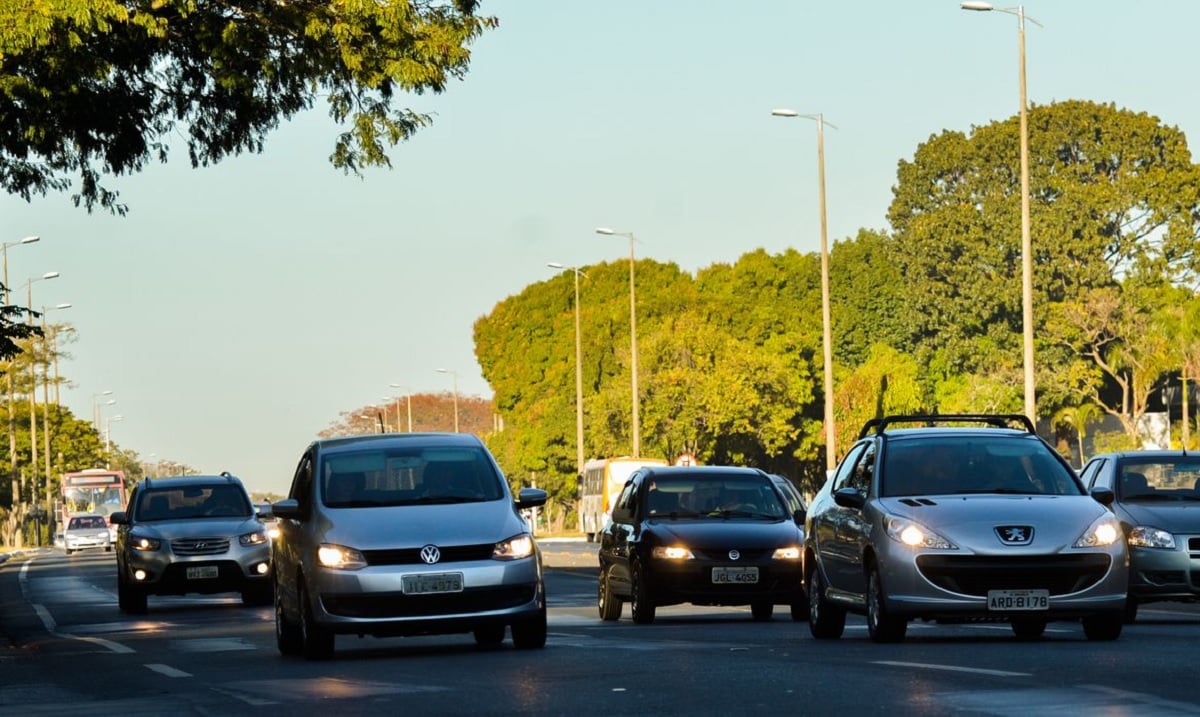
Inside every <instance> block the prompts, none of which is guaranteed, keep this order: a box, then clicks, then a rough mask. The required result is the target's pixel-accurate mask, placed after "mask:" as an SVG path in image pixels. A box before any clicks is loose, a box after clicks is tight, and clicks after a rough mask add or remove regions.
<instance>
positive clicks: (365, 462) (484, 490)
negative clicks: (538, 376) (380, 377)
mask: <svg viewBox="0 0 1200 717" xmlns="http://www.w3.org/2000/svg"><path fill="white" fill-rule="evenodd" d="M321 474H322V478H321V495H322V499H323V501H324V503H325V505H327V506H329V507H331V508H373V507H379V506H390V505H428V504H453V503H478V502H482V501H492V500H500V499H501V498H503V497H504V489H503V487H502V486H501V482H500V480H501V479H500V476H499V475H498V473H497V471H496V470H495V468H494V467H493V466H492V463H491V462H490V461H489V460H487V456H486V455H485V454H484V452H483V451H482V450H480V449H478V448H473V447H468V448H428V447H426V448H411V447H406V448H402V449H394V450H379V449H369V450H356V451H346V452H339V453H336V454H333V455H330V456H327V457H326V458H325V459H324V461H323V465H322V470H321Z"/></svg>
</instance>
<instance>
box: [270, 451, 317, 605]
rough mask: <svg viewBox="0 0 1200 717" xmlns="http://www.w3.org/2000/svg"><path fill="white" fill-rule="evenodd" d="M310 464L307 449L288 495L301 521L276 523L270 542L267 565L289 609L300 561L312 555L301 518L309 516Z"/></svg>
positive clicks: (310, 505)
mask: <svg viewBox="0 0 1200 717" xmlns="http://www.w3.org/2000/svg"><path fill="white" fill-rule="evenodd" d="M313 461H314V456H313V449H312V448H310V449H308V450H307V451H305V452H304V455H303V456H301V457H300V462H299V464H298V465H297V466H296V473H295V475H293V477H292V487H291V489H290V490H289V491H288V498H289V499H290V500H294V501H296V503H297V505H298V506H299V508H300V512H301V516H302V517H300V518H280V519H278V521H277V523H276V525H277V526H278V528H279V537H278V538H276V539H275V540H274V541H272V542H271V552H272V555H271V564H272V566H273V568H274V570H275V584H276V588H277V589H278V590H279V591H280V593H281V596H280V597H281V599H282V600H283V601H284V602H285V603H286V604H287V605H289V606H296V605H297V590H298V587H299V576H300V574H301V572H302V571H303V566H302V564H301V563H302V561H303V557H304V555H306V554H309V553H314V554H315V552H316V548H315V547H312V548H311V549H310V548H309V546H308V545H307V533H308V531H307V530H305V523H306V522H307V521H306V520H305V518H304V517H303V516H306V515H309V514H310V512H311V509H312V497H313V496H312V492H313V486H312V483H313ZM295 609H297V610H298V609H299V608H298V607H296V608H295Z"/></svg>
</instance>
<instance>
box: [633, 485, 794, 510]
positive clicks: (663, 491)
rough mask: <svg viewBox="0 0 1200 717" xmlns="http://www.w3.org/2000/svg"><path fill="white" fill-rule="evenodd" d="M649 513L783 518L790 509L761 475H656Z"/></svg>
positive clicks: (648, 495)
mask: <svg viewBox="0 0 1200 717" xmlns="http://www.w3.org/2000/svg"><path fill="white" fill-rule="evenodd" d="M646 506H647V511H646V512H647V514H648V515H649V516H650V517H658V518H673V519H678V518H712V519H720V520H728V519H730V518H752V519H759V520H780V519H783V518H784V517H786V516H787V510H786V509H785V508H784V506H783V503H782V502H781V501H780V498H779V495H778V493H776V492H775V489H774V488H773V487H772V486H771V484H770V482H769V481H768V480H767V479H766V478H763V477H760V476H753V475H747V476H729V477H727V476H706V475H703V474H698V475H681V476H655V477H654V478H653V479H652V480H651V481H650V482H649V486H648V487H647V489H646Z"/></svg>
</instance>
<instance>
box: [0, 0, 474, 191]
mask: <svg viewBox="0 0 1200 717" xmlns="http://www.w3.org/2000/svg"><path fill="white" fill-rule="evenodd" d="M477 6H478V2H477V0H445V1H439V0H412V1H410V2H364V1H362V0H289V1H288V2H250V3H232V4H231V3H221V2H195V0H41V1H39V2H36V3H34V4H33V5H31V4H30V1H29V0H0V183H2V186H3V187H4V188H5V189H6V190H7V191H8V192H10V193H13V194H17V195H19V196H21V197H24V198H25V199H26V200H29V199H30V198H31V197H32V196H33V195H35V194H46V193H47V192H50V191H63V190H66V189H68V188H69V187H70V186H71V179H70V176H71V175H78V179H79V186H78V191H77V193H76V194H74V199H75V202H76V204H80V203H82V204H83V205H84V206H85V207H87V208H88V210H89V211H90V210H91V209H92V208H93V207H95V206H97V205H99V206H101V207H103V208H105V209H108V210H110V211H115V212H118V213H124V212H125V210H126V208H125V207H124V206H123V205H122V204H120V203H119V202H118V198H117V194H116V193H115V192H113V191H110V190H108V189H106V188H104V187H103V186H102V185H101V183H100V181H101V178H102V175H105V174H111V175H121V174H125V173H130V172H136V171H139V170H141V169H142V168H143V167H144V166H145V165H146V164H147V163H148V162H150V161H152V160H159V161H165V160H166V159H167V154H168V150H169V141H170V140H171V139H172V138H173V137H176V136H182V137H184V138H185V141H186V146H187V153H188V158H189V160H190V161H191V164H192V166H200V165H208V164H211V163H215V162H219V161H220V160H222V159H224V158H225V157H227V156H229V155H236V154H239V153H241V152H261V151H262V148H263V145H264V142H265V139H266V136H267V134H268V133H269V132H270V131H271V130H273V129H275V128H276V127H277V126H278V125H279V124H280V122H281V121H283V120H287V119H289V118H291V117H293V116H294V115H296V114H297V113H299V112H302V111H304V110H307V109H309V108H310V107H311V106H312V105H313V104H314V102H315V100H316V99H317V98H318V97H322V98H324V99H325V101H326V103H327V105H328V110H329V115H330V116H331V117H332V118H333V119H334V120H335V122H337V123H338V124H339V125H340V126H342V127H343V128H344V130H343V131H342V132H341V134H339V135H338V137H337V138H336V140H335V141H334V143H333V152H332V155H331V157H330V160H331V161H332V163H333V164H334V166H335V167H338V168H341V169H343V170H345V171H347V172H352V173H356V174H357V173H359V171H360V170H361V169H362V168H364V167H368V166H376V165H389V164H390V161H389V159H388V156H387V154H386V146H388V145H391V146H394V145H395V144H397V143H398V142H400V141H402V140H404V139H406V138H408V137H409V136H410V135H411V134H412V133H413V132H415V131H416V130H417V129H418V128H420V127H421V126H423V125H425V124H427V123H428V122H429V121H430V118H429V116H428V115H425V114H420V113H417V112H415V111H412V110H410V109H405V108H397V107H393V104H394V103H395V102H396V95H397V94H398V93H403V92H413V93H421V92H425V91H433V92H441V91H443V90H444V89H445V88H446V86H447V83H448V82H449V81H450V80H451V79H457V78H461V77H462V76H463V75H464V74H465V73H466V71H467V66H468V63H469V60H470V52H469V50H468V46H469V45H470V43H471V42H472V41H473V40H474V39H475V38H476V37H478V36H479V35H480V34H481V33H482V32H484V31H485V30H486V29H488V28H492V27H495V26H496V25H497V21H496V19H495V18H492V17H487V16H480V15H477V14H476V9H477Z"/></svg>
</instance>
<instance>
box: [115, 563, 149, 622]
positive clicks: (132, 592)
mask: <svg viewBox="0 0 1200 717" xmlns="http://www.w3.org/2000/svg"><path fill="white" fill-rule="evenodd" d="M117 607H119V608H120V609H121V612H124V613H128V614H130V615H145V614H146V608H147V602H146V593H145V592H144V591H143V590H140V589H138V588H137V587H134V586H133V585H130V584H129V579H128V578H126V577H125V570H124V569H123V568H121V567H120V566H118V567H117Z"/></svg>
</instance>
